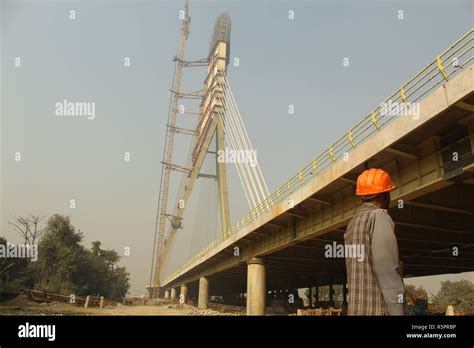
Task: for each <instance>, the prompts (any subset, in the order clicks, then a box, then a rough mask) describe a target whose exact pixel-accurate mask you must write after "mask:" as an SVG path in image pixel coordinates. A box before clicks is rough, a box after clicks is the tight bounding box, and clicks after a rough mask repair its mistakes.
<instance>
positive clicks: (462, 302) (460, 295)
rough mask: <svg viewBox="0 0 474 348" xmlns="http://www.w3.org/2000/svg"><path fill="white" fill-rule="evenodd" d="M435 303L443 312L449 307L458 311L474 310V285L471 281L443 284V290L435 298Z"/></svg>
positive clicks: (445, 282) (446, 282)
mask: <svg viewBox="0 0 474 348" xmlns="http://www.w3.org/2000/svg"><path fill="white" fill-rule="evenodd" d="M433 303H434V304H435V305H436V306H438V307H439V308H440V309H442V310H443V311H445V310H446V307H447V306H448V305H452V306H454V309H455V310H457V311H466V312H469V311H473V310H474V283H472V282H470V281H469V280H460V281H457V282H452V281H449V280H447V281H444V282H441V289H440V290H439V292H438V293H437V294H436V295H434V296H433Z"/></svg>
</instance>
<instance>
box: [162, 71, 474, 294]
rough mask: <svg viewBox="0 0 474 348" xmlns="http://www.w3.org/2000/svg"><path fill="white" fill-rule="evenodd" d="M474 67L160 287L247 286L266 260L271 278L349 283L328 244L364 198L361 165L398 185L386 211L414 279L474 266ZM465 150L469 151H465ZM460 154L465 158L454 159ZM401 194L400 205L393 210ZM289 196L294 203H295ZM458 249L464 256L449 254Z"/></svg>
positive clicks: (340, 236)
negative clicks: (359, 185)
mask: <svg viewBox="0 0 474 348" xmlns="http://www.w3.org/2000/svg"><path fill="white" fill-rule="evenodd" d="M473 80H474V70H473V68H472V66H468V67H467V68H466V69H464V71H462V72H460V73H459V74H458V75H457V76H455V77H454V78H452V79H451V80H449V81H448V82H446V83H445V84H443V85H442V86H441V87H439V88H437V89H436V90H434V92H432V93H431V94H430V95H428V96H426V97H425V98H424V99H423V100H422V101H421V102H420V115H419V118H418V119H414V118H413V117H411V116H401V117H399V118H397V119H395V120H394V121H393V122H392V123H390V124H388V125H387V126H386V127H385V128H382V129H381V130H380V131H379V132H378V134H377V135H375V136H372V137H370V138H368V139H367V140H366V141H365V142H363V143H362V144H360V145H359V146H358V147H356V148H354V149H353V150H352V151H351V152H350V153H349V157H348V160H347V161H344V160H339V161H337V162H335V163H334V164H333V165H332V166H331V167H330V168H329V169H328V170H326V171H324V172H322V173H320V174H319V175H318V176H315V177H314V178H313V179H312V180H311V181H310V182H308V184H306V185H305V186H302V187H301V189H299V190H298V191H296V192H294V193H292V194H290V195H289V197H287V199H285V200H282V201H281V202H278V203H277V204H275V206H274V207H272V208H270V209H269V210H268V211H266V212H263V213H262V214H261V215H260V216H259V217H258V218H257V219H255V220H253V221H252V222H250V223H249V224H247V225H246V226H244V227H243V228H242V229H240V230H239V231H237V232H236V233H234V234H233V235H231V236H230V237H229V238H228V239H227V240H225V241H223V242H222V243H220V244H218V245H217V246H215V247H214V248H212V249H210V250H209V251H208V252H207V253H205V254H203V255H200V256H198V257H197V258H195V259H194V260H193V261H192V262H190V263H188V264H187V265H185V266H183V267H182V268H181V269H179V270H178V271H177V272H175V273H174V274H173V275H171V276H170V277H168V278H167V279H165V280H164V281H163V282H162V285H163V287H164V288H170V287H174V286H178V285H180V284H182V283H189V282H192V281H195V280H197V279H199V277H201V276H204V275H206V276H211V277H214V278H215V283H216V285H217V284H221V285H220V286H217V287H213V288H214V289H216V288H218V287H220V288H222V287H225V288H227V287H229V288H230V287H233V288H235V287H237V288H240V287H241V288H242V289H243V290H244V289H245V277H246V272H247V269H246V264H245V263H246V261H247V260H249V259H250V258H252V257H255V256H265V257H266V260H267V279H268V283H269V285H268V286H269V287H271V286H272V285H271V284H272V283H274V284H278V283H281V282H282V281H290V280H291V282H292V283H295V284H302V285H301V286H304V284H308V283H307V281H308V279H316V278H317V279H318V281H319V283H320V284H324V283H329V282H330V281H331V282H336V283H337V282H341V283H342V282H343V281H344V279H345V267H344V265H345V264H344V259H335V258H325V257H324V246H325V245H326V244H328V243H329V244H331V243H333V242H334V241H336V242H338V243H340V242H342V241H343V233H344V229H345V226H346V224H347V223H348V221H349V220H350V219H351V217H352V216H353V214H354V212H355V210H356V208H357V206H358V205H359V204H360V202H359V200H358V199H357V198H356V197H355V196H354V191H355V179H356V177H357V175H358V174H359V173H360V172H362V171H363V165H364V163H366V162H368V163H369V164H370V166H371V167H382V168H385V169H386V170H388V171H389V172H390V173H391V174H392V176H393V178H394V181H395V183H396V185H397V186H398V189H397V190H395V191H393V195H392V199H393V201H392V207H391V209H390V213H391V215H392V216H393V218H394V221H395V223H396V234H397V239H398V242H399V248H400V254H401V260H403V261H404V262H405V265H406V267H405V273H406V275H408V276H421V275H431V274H441V273H456V272H464V271H472V270H474V218H473V215H474V210H473V207H474V199H473V197H474V185H473V184H474V169H473V157H472V152H473V150H472V146H473V144H474V135H473V134H474V131H473V128H474V127H473V120H472V119H473V116H472V114H473V112H474V94H473ZM466 146H467V149H466ZM453 152H458V154H459V156H460V159H459V161H456V162H453V161H452V158H451V157H452V153H453ZM400 199H401V200H403V209H399V208H398V206H397V203H398V202H397V201H398V200H400ZM290 202H291V203H290ZM236 247H238V248H239V256H235V248H236ZM453 247H457V248H458V249H459V256H454V255H453Z"/></svg>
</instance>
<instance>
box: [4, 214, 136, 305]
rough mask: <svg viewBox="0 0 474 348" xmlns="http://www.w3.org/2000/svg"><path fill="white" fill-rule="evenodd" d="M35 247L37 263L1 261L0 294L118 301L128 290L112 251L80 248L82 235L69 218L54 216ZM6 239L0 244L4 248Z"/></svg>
mask: <svg viewBox="0 0 474 348" xmlns="http://www.w3.org/2000/svg"><path fill="white" fill-rule="evenodd" d="M41 233H42V235H41V238H40V240H39V245H38V260H37V261H35V262H34V261H31V260H29V259H25V258H0V293H12V292H17V291H18V290H19V289H21V288H34V289H37V290H44V291H48V292H53V293H58V294H64V295H70V294H75V295H79V296H81V295H100V296H105V297H107V298H110V299H115V300H120V299H121V298H122V297H124V296H125V295H126V293H127V292H128V289H129V288H130V283H129V273H127V271H126V269H125V267H119V266H118V265H117V264H118V262H119V260H120V256H119V255H118V253H117V252H116V251H114V250H104V249H101V242H99V241H95V242H93V243H92V246H91V248H90V249H89V250H88V249H86V248H85V247H84V246H82V245H81V242H82V239H83V235H82V233H81V232H79V231H76V229H75V227H74V226H73V225H72V224H71V221H70V218H69V217H66V216H62V215H58V214H55V215H54V216H52V217H51V218H50V219H49V220H48V222H47V224H46V226H45V228H44V229H43V230H42V231H41ZM6 243H7V241H6V239H5V238H0V244H4V245H6Z"/></svg>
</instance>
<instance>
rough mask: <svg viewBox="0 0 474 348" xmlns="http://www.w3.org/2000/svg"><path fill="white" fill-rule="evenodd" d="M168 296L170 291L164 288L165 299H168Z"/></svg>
mask: <svg viewBox="0 0 474 348" xmlns="http://www.w3.org/2000/svg"><path fill="white" fill-rule="evenodd" d="M169 298H170V291H169V290H166V291H165V300H168V299H169Z"/></svg>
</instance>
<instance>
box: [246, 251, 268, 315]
mask: <svg viewBox="0 0 474 348" xmlns="http://www.w3.org/2000/svg"><path fill="white" fill-rule="evenodd" d="M247 265H248V266H247V315H265V306H266V303H265V302H266V301H265V298H266V284H265V262H264V260H263V259H261V258H259V257H254V258H251V259H250V260H249V261H247Z"/></svg>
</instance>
